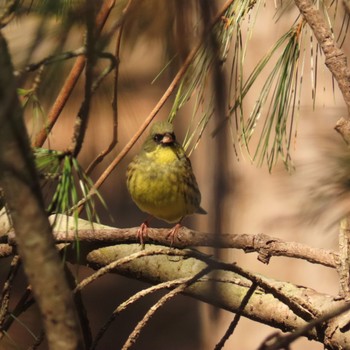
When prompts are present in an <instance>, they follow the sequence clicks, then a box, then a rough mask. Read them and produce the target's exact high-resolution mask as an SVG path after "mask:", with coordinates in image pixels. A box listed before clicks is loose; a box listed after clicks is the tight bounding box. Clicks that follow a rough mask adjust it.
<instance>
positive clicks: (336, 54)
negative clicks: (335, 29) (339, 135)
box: [294, 0, 350, 113]
mask: <svg viewBox="0 0 350 350" xmlns="http://www.w3.org/2000/svg"><path fill="white" fill-rule="evenodd" d="M294 2H295V4H296V5H297V6H298V8H299V10H300V12H301V14H302V15H303V16H304V18H305V20H306V22H307V23H308V24H309V26H310V27H311V29H312V32H313V33H314V35H315V37H316V39H317V41H318V43H319V44H320V47H321V49H322V51H323V53H324V55H325V58H326V61H325V63H326V65H327V67H328V68H329V70H330V71H331V73H332V75H333V77H334V79H335V80H336V81H337V83H338V86H339V89H340V91H341V92H342V94H343V98H344V101H345V103H346V105H347V107H348V112H349V113H350V69H349V67H348V65H347V59H346V56H345V54H344V52H343V50H341V49H340V48H339V47H338V46H337V44H336V41H335V39H334V36H333V34H332V32H331V30H330V28H329V26H328V24H327V22H326V21H325V19H324V18H323V17H322V15H321V12H320V11H319V10H318V9H317V8H316V6H315V5H314V1H312V0H294Z"/></svg>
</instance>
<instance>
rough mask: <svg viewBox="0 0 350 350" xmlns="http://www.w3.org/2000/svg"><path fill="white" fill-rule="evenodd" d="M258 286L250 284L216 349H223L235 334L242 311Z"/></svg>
mask: <svg viewBox="0 0 350 350" xmlns="http://www.w3.org/2000/svg"><path fill="white" fill-rule="evenodd" d="M257 286H258V285H257V284H256V283H253V284H252V285H251V286H250V288H249V289H248V291H247V293H246V295H245V296H244V298H243V300H242V303H241V305H240V307H239V309H238V311H237V313H236V314H235V317H234V318H233V321H232V322H231V323H230V325H229V327H228V328H227V330H226V332H225V334H224V336H223V337H222V338H221V339H220V341H219V342H218V343H217V344H216V346H215V348H214V350H221V349H222V348H223V347H224V346H225V343H226V341H227V340H228V338H229V337H230V336H231V335H232V334H233V332H234V330H235V329H236V327H237V325H238V322H239V320H240V319H241V316H242V312H243V310H244V308H245V307H246V305H247V304H248V301H249V299H250V298H251V296H252V295H253V294H254V292H255V290H256V288H257Z"/></svg>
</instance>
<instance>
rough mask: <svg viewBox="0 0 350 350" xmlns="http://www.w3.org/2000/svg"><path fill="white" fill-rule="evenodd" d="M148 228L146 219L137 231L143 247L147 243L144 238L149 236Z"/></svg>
mask: <svg viewBox="0 0 350 350" xmlns="http://www.w3.org/2000/svg"><path fill="white" fill-rule="evenodd" d="M147 230H148V222H147V221H145V222H143V223H142V224H141V225H140V227H139V228H138V230H137V232H136V237H137V239H138V240H139V241H140V244H141V246H142V248H144V247H145V243H144V240H143V239H144V237H147Z"/></svg>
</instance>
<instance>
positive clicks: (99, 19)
mask: <svg viewBox="0 0 350 350" xmlns="http://www.w3.org/2000/svg"><path fill="white" fill-rule="evenodd" d="M114 4H115V0H106V1H105V2H104V3H103V5H102V6H101V9H100V12H99V13H98V15H97V16H96V25H95V28H96V35H98V34H99V33H100V32H101V30H102V28H103V26H104V24H105V22H106V20H107V18H108V16H109V14H110V12H111V11H112V9H113V7H114ZM85 61H86V60H85V57H84V56H80V57H78V58H77V60H76V62H75V63H74V66H73V67H72V69H71V71H70V73H69V75H68V77H67V79H66V81H65V83H64V85H63V87H62V89H61V91H60V93H59V94H58V96H57V98H56V100H55V102H54V104H53V106H52V108H51V110H50V112H49V113H48V116H47V123H46V125H45V127H44V128H43V129H42V130H41V131H40V132H39V133H38V134H37V135H36V138H35V141H34V143H33V145H34V147H42V145H43V144H44V142H45V140H46V138H47V135H48V134H49V133H50V131H51V130H52V128H53V127H54V125H55V124H56V121H57V120H58V117H59V116H60V114H61V112H62V110H63V108H64V106H65V105H66V103H67V101H68V98H69V97H70V95H71V93H72V91H73V89H74V87H75V85H76V83H77V82H78V79H79V77H80V75H81V73H82V72H83V69H84V67H85Z"/></svg>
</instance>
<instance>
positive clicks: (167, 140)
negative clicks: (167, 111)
mask: <svg viewBox="0 0 350 350" xmlns="http://www.w3.org/2000/svg"><path fill="white" fill-rule="evenodd" d="M174 141H175V138H174V135H172V134H170V133H168V132H167V133H165V134H164V135H163V138H162V141H161V143H163V144H169V143H174Z"/></svg>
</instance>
